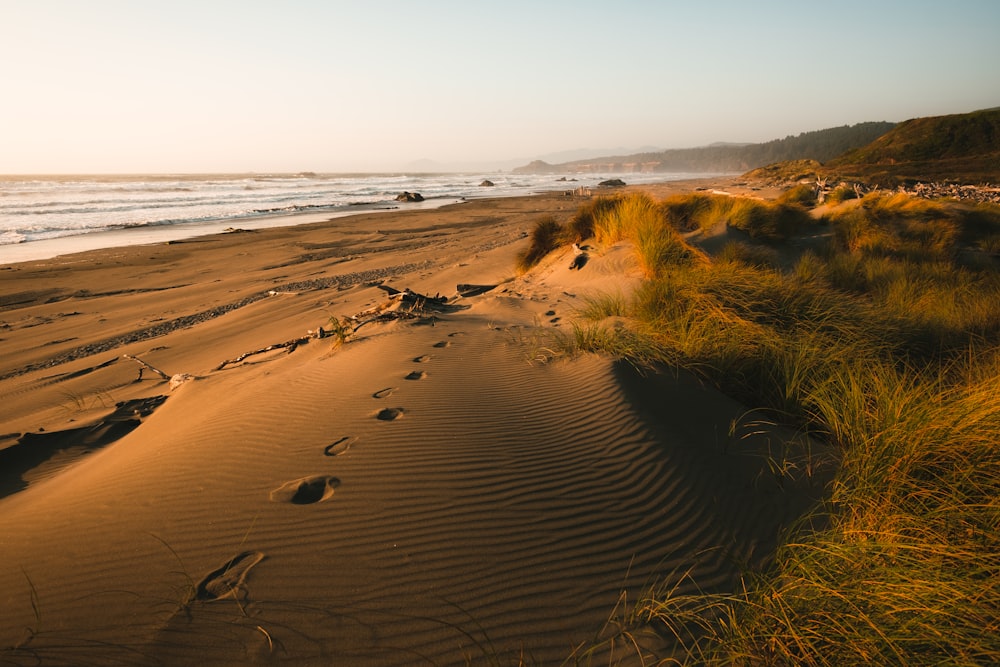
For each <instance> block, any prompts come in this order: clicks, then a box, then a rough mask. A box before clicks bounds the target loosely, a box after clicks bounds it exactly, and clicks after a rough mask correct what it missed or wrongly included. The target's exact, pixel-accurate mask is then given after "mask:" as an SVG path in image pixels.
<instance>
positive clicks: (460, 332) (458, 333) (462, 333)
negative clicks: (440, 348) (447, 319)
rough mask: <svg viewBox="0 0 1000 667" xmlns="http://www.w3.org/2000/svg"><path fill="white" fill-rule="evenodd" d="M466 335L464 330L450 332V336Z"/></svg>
mask: <svg viewBox="0 0 1000 667" xmlns="http://www.w3.org/2000/svg"><path fill="white" fill-rule="evenodd" d="M464 335H465V332H464V331H455V332H453V333H450V334H448V338H455V337H456V336H464Z"/></svg>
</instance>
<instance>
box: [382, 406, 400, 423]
mask: <svg viewBox="0 0 1000 667" xmlns="http://www.w3.org/2000/svg"><path fill="white" fill-rule="evenodd" d="M404 412H406V411H405V410H403V408H382V409H381V410H379V411H378V412H376V413H375V419H378V420H379V421H383V422H391V421H395V420H397V419H399V418H400V417H402V416H403V413H404Z"/></svg>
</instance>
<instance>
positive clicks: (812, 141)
mask: <svg viewBox="0 0 1000 667" xmlns="http://www.w3.org/2000/svg"><path fill="white" fill-rule="evenodd" d="M893 127H895V123H889V122H868V123H858V124H856V125H844V126H841V127H834V128H830V129H826V130H817V131H813V132H803V133H802V134H799V135H796V136H787V137H785V138H784V139H775V140H773V141H767V142H764V143H760V144H713V145H711V146H703V147H700V148H678V149H671V150H665V151H657V152H649V153H635V154H633V155H624V156H611V157H605V158H594V159H590V160H576V161H573V162H564V163H561V164H548V163H546V162H542V161H540V160H536V161H534V162H532V163H531V164H529V165H526V166H524V167H518V168H517V169H515V170H514V172H515V173H567V172H569V173H573V172H584V173H586V172H639V171H643V172H742V171H747V170H749V169H753V168H755V167H760V166H763V165H767V164H771V163H774V162H781V161H785V160H799V159H812V160H817V161H819V162H825V161H827V160H830V159H832V158H834V157H836V156H838V155H841V154H843V153H844V152H846V151H849V150H851V149H854V148H857V147H859V146H865V145H867V144H869V143H871V142H872V141H874V140H875V139H876V138H878V137H879V136H881V135H883V134H885V133H886V132H888V131H889V130H891V129H892V128H893Z"/></svg>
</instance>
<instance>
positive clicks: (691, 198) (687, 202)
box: [660, 193, 728, 232]
mask: <svg viewBox="0 0 1000 667" xmlns="http://www.w3.org/2000/svg"><path fill="white" fill-rule="evenodd" d="M726 199H728V197H726V196H725V195H707V194H704V193H694V194H681V195H673V196H671V197H667V198H666V199H664V200H663V201H662V202H660V208H661V209H662V210H663V214H664V216H666V218H667V220H669V221H670V224H671V225H672V226H673V227H674V228H675V229H677V231H680V232H690V231H694V230H696V229H700V230H702V231H708V230H709V229H711V228H712V227H713V226H715V224H716V223H717V222H719V219H720V218H719V202H720V201H723V200H726Z"/></svg>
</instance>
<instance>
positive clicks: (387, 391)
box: [372, 387, 399, 398]
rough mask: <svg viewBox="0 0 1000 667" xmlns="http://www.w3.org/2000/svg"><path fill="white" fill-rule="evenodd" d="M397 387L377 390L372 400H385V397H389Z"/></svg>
mask: <svg viewBox="0 0 1000 667" xmlns="http://www.w3.org/2000/svg"><path fill="white" fill-rule="evenodd" d="M398 388H399V387H386V388H385V389H379V390H378V391H376V392H375V393H374V394H372V398H385V397H386V396H391V395H392V392H394V391H396V389H398Z"/></svg>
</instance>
